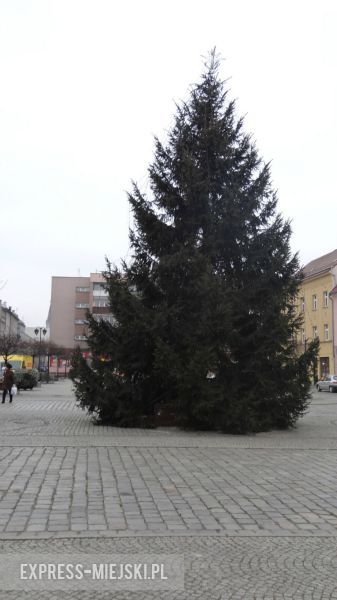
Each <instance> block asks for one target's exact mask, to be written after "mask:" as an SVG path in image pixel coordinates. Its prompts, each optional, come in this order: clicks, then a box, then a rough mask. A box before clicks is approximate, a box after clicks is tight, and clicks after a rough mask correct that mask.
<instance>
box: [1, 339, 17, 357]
mask: <svg viewBox="0 0 337 600" xmlns="http://www.w3.org/2000/svg"><path fill="white" fill-rule="evenodd" d="M19 347H20V336H18V335H13V334H2V335H0V356H3V358H4V360H5V362H7V361H8V359H9V358H10V357H11V356H13V354H16V353H17V351H18V349H19Z"/></svg>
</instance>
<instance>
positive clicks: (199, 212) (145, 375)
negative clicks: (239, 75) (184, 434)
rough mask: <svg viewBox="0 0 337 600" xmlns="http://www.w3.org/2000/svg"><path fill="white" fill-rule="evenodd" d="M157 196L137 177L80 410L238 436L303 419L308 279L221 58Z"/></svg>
mask: <svg viewBox="0 0 337 600" xmlns="http://www.w3.org/2000/svg"><path fill="white" fill-rule="evenodd" d="M149 178H150V184H151V193H150V195H148V196H145V195H144V194H143V193H142V192H141V190H140V189H139V188H138V187H137V185H134V187H133V192H132V193H131V194H130V195H129V202H130V204H131V207H132V210H133V215H134V224H135V225H134V228H133V230H132V231H131V233H130V241H131V246H132V249H133V257H132V260H131V263H130V264H126V263H123V266H122V269H117V268H115V267H114V268H113V267H112V266H111V265H110V264H108V267H107V271H106V274H105V276H106V285H107V289H108V292H109V298H110V304H111V311H112V313H113V315H114V317H115V322H114V323H113V324H110V323H107V322H103V321H101V322H97V321H96V320H94V319H93V318H90V330H91V333H90V336H89V345H90V348H91V350H92V355H93V360H92V364H90V365H88V364H87V363H86V362H85V361H84V360H83V359H82V358H81V356H80V353H78V354H77V355H76V356H75V360H74V370H73V377H74V381H75V384H76V393H77V397H78V399H79V400H80V402H81V404H82V406H87V407H88V408H89V410H90V411H95V412H97V414H98V416H99V418H100V420H101V421H102V422H108V423H112V424H115V425H124V426H137V425H140V424H141V423H142V422H145V421H146V419H144V417H151V416H152V415H153V414H154V411H155V408H156V406H157V405H159V404H162V403H163V404H169V405H170V406H171V407H172V408H173V410H174V412H175V414H176V416H177V422H178V423H179V424H181V425H182V426H185V427H193V428H203V429H219V430H222V431H229V432H238V433H239V432H247V431H261V430H266V429H270V428H272V427H278V428H285V427H288V426H291V425H292V424H294V422H295V421H296V419H297V418H298V417H299V416H300V415H301V414H302V413H303V412H304V410H305V409H306V407H307V404H308V398H309V393H308V392H309V372H310V369H311V366H312V364H313V361H314V359H315V354H316V351H317V344H316V345H315V344H314V345H311V346H309V348H308V350H307V352H306V353H305V354H304V355H302V356H298V355H297V353H296V343H295V339H296V335H297V333H298V328H299V325H300V320H299V318H298V316H296V312H295V311H294V302H295V299H296V294H297V292H298V287H299V284H300V281H301V275H300V270H299V263H298V258H297V256H292V254H291V250H290V244H289V241H290V235H291V229H290V225H289V222H288V221H285V220H284V219H283V218H282V217H281V216H280V214H278V212H277V198H276V193H275V191H274V190H273V188H272V184H271V180H270V170H269V165H268V164H265V163H264V162H263V161H262V159H261V158H260V156H259V154H258V151H257V149H256V147H255V144H254V142H253V141H252V138H251V136H250V135H249V134H247V133H245V132H244V130H243V121H242V119H238V118H237V117H236V114H235V103H234V102H233V101H231V100H229V98H228V90H227V87H226V84H225V83H223V82H222V81H221V79H220V77H219V61H218V59H217V57H216V56H215V54H214V53H212V54H211V56H210V59H209V61H208V62H207V64H206V67H205V71H204V73H203V75H202V77H201V81H200V83H198V84H197V85H195V86H193V87H192V89H191V92H190V97H189V99H188V101H187V102H186V103H182V104H181V105H180V106H179V107H178V109H177V115H176V118H175V123H174V126H173V128H172V130H171V132H170V133H169V135H168V139H167V141H166V142H165V144H163V143H161V142H160V141H159V140H156V142H155V157H154V161H153V164H151V166H150V168H149Z"/></svg>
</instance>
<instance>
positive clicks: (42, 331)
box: [34, 327, 47, 371]
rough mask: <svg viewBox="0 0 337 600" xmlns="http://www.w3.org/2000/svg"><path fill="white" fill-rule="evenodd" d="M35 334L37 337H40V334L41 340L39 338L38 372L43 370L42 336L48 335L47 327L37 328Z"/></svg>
mask: <svg viewBox="0 0 337 600" xmlns="http://www.w3.org/2000/svg"><path fill="white" fill-rule="evenodd" d="M34 333H35V335H36V336H38V335H39V334H40V338H39V366H38V370H39V371H40V370H41V343H42V335H43V336H45V335H46V333H47V329H45V327H36V328H35V329H34Z"/></svg>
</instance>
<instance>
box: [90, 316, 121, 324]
mask: <svg viewBox="0 0 337 600" xmlns="http://www.w3.org/2000/svg"><path fill="white" fill-rule="evenodd" d="M93 318H94V319H95V321H107V322H108V323H116V319H115V317H114V316H113V315H101V314H96V315H93Z"/></svg>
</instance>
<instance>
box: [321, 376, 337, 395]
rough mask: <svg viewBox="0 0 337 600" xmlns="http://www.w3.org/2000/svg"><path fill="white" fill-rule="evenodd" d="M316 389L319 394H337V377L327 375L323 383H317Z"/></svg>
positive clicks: (322, 380)
mask: <svg viewBox="0 0 337 600" xmlns="http://www.w3.org/2000/svg"><path fill="white" fill-rule="evenodd" d="M316 387H317V389H318V391H319V392H321V391H325V392H337V375H325V377H323V378H322V379H321V381H317V383H316Z"/></svg>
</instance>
